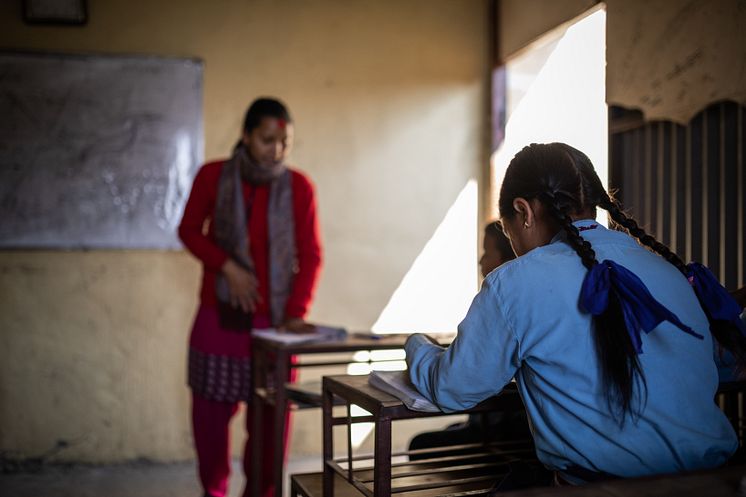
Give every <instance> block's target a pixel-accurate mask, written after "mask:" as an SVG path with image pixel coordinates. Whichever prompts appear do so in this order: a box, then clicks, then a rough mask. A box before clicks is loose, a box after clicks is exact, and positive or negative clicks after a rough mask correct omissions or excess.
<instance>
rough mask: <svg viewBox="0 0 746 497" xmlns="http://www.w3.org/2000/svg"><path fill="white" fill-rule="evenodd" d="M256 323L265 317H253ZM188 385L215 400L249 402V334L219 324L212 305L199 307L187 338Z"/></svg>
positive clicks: (201, 394) (199, 393) (258, 323)
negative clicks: (226, 328) (227, 328)
mask: <svg viewBox="0 0 746 497" xmlns="http://www.w3.org/2000/svg"><path fill="white" fill-rule="evenodd" d="M254 324H255V325H256V326H260V327H262V326H267V324H268V319H267V318H266V317H264V316H255V317H254ZM189 387H190V388H191V389H192V391H193V392H194V393H195V394H197V395H199V396H200V397H202V398H205V399H208V400H213V401H217V402H238V401H243V402H250V401H251V334H250V333H248V332H241V331H232V330H225V329H223V328H221V327H220V324H219V320H218V312H217V309H216V308H214V307H208V306H200V308H199V310H198V311H197V316H196V318H195V319H194V326H193V327H192V333H191V336H190V338H189Z"/></svg>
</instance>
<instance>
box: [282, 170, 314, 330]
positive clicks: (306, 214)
mask: <svg viewBox="0 0 746 497" xmlns="http://www.w3.org/2000/svg"><path fill="white" fill-rule="evenodd" d="M293 216H294V221H295V244H296V248H297V256H298V273H297V274H296V275H295V278H293V287H292V289H291V291H290V295H289V296H288V302H287V304H286V306H285V315H286V316H287V318H288V319H293V318H303V317H305V315H306V313H307V312H308V309H309V307H310V306H311V301H312V300H313V295H314V292H315V290H316V282H317V280H318V277H319V273H320V271H321V237H320V236H319V223H318V218H317V215H316V197H315V195H314V190H313V185H312V184H311V182H310V181H309V180H308V178H306V177H305V176H303V175H302V174H300V173H297V172H294V174H293Z"/></svg>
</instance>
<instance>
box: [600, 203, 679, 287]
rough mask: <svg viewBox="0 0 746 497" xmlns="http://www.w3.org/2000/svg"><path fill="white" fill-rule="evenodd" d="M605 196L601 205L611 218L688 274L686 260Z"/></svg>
mask: <svg viewBox="0 0 746 497" xmlns="http://www.w3.org/2000/svg"><path fill="white" fill-rule="evenodd" d="M604 197H605V198H602V199H601V202H600V203H599V207H601V208H602V209H605V210H606V211H607V212H608V213H609V214H610V215H611V219H613V220H614V222H616V223H617V224H619V225H620V226H622V227H624V229H626V230H627V231H628V232H629V234H630V235H632V236H634V237H635V238H637V239H638V240H639V241H640V243H642V244H643V245H645V246H648V247H650V248H651V249H653V251H654V252H655V253H657V254H659V255H660V256H661V257H663V258H664V259H666V260H667V261H668V262H670V263H671V264H673V265H674V266H676V269H678V270H679V271H681V273H682V274H683V275H684V276H687V273H688V270H687V268H686V264H684V261H682V260H681V258H680V257H679V256H678V255H676V254H674V253H673V252H671V249H669V248H668V247H666V246H665V245H664V244H662V243H661V242H659V241H658V240H656V239H655V238H653V236H652V235H650V234H648V233H646V232H645V230H643V229H642V228H641V227H640V226H639V225H638V224H637V221H635V220H634V219H632V218H631V217H628V216H627V215H626V214H625V213H624V212H623V211H622V209H620V208H619V206H618V205H617V203H616V202H615V201H614V200H612V199H611V197H609V196H608V195H605V196H604Z"/></svg>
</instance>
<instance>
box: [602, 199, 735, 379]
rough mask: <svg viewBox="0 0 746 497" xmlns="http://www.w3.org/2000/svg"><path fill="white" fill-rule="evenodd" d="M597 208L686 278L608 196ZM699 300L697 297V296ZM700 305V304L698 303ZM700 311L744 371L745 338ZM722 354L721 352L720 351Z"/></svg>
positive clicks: (674, 258)
mask: <svg viewBox="0 0 746 497" xmlns="http://www.w3.org/2000/svg"><path fill="white" fill-rule="evenodd" d="M599 207H601V208H602V209H606V211H607V212H608V213H609V214H610V215H611V218H612V219H613V220H614V221H615V222H616V223H618V224H620V225H621V226H623V227H624V228H625V229H626V230H627V231H629V234H630V235H632V236H634V237H635V238H637V239H638V240H639V241H640V243H642V244H644V245H646V246H648V247H650V248H651V249H653V250H654V251H655V252H656V253H658V254H659V255H661V256H662V257H663V258H664V259H666V260H667V261H668V262H670V263H671V264H673V265H674V266H676V268H677V269H678V270H679V271H681V273H682V274H683V275H684V276H686V277H688V276H689V269H688V268H687V267H686V264H684V261H682V260H681V258H680V257H679V256H677V255H676V254H674V253H673V252H671V250H670V249H669V248H668V247H666V246H665V245H663V244H662V243H660V242H659V241H658V240H656V239H655V238H653V237H652V236H651V235H649V234H647V233H645V231H644V230H643V229H642V228H640V226H639V225H638V224H637V222H635V220H634V219H632V218H631V217H628V216H627V215H626V214H624V212H623V211H622V209H620V208H619V206H618V205H617V203H616V201H614V200H612V198H611V197H610V196H609V195H605V198H602V199H601V202H600V203H599ZM697 298H698V299H699V298H700V297H699V295H698V296H697ZM700 305H702V303H701V302H700ZM702 309H703V310H704V311H705V315H706V316H707V320H708V321H709V323H710V332H711V333H712V336H713V337H715V340H716V341H717V343H718V344H719V345H720V346H721V347H722V348H725V349H727V350H729V351H730V352H731V353H732V354H733V356H734V357H735V359H736V371H737V372H741V371H743V370H746V337H744V336H743V335H742V334H741V333H740V332H739V331H738V329H737V328H736V326H735V325H733V324H732V323H730V322H728V321H724V320H721V319H715V318H713V317H712V316H711V315H710V314H709V313H708V312H707V309H706V307H705V306H704V305H702ZM721 354H722V350H721Z"/></svg>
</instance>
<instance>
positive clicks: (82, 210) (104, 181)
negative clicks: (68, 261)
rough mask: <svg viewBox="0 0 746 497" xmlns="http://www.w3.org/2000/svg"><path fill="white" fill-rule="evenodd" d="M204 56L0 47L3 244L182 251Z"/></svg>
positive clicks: (198, 148)
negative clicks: (75, 52) (180, 230)
mask: <svg viewBox="0 0 746 497" xmlns="http://www.w3.org/2000/svg"><path fill="white" fill-rule="evenodd" d="M202 156H203V139H202V63H201V62H200V61H198V60H194V59H177V58H162V57H148V56H108V55H70V54H35V53H9V52H0V219H1V220H0V247H2V248H66V249H89V248H161V249H171V248H178V247H180V244H179V242H178V239H177V237H176V233H175V229H176V226H177V225H178V222H179V219H180V216H181V213H182V210H183V206H184V203H185V201H186V197H187V196H188V194H189V189H190V187H191V182H192V178H193V177H194V174H195V172H196V170H197V168H198V167H199V164H200V163H201V161H202Z"/></svg>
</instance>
